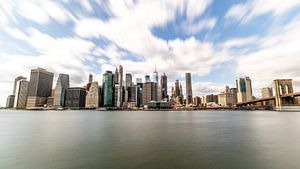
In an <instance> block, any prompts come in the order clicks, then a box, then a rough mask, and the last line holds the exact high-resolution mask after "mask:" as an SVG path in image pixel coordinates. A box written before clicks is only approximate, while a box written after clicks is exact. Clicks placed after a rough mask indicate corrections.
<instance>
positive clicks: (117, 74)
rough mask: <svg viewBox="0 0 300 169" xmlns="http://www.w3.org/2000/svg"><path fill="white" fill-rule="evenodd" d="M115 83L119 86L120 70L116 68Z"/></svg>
mask: <svg viewBox="0 0 300 169" xmlns="http://www.w3.org/2000/svg"><path fill="white" fill-rule="evenodd" d="M114 83H115V84H119V70H118V68H116V70H115V74H114Z"/></svg>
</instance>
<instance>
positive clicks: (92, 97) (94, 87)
mask: <svg viewBox="0 0 300 169" xmlns="http://www.w3.org/2000/svg"><path fill="white" fill-rule="evenodd" d="M100 96H101V91H100V88H99V85H98V82H92V83H91V87H90V90H89V91H88V92H87V94H86V100H85V107H86V108H98V107H99V105H100V101H101V100H100V98H101V97H100Z"/></svg>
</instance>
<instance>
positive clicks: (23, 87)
mask: <svg viewBox="0 0 300 169" xmlns="http://www.w3.org/2000/svg"><path fill="white" fill-rule="evenodd" d="M28 84H29V82H28V81H27V80H26V79H21V80H19V81H17V84H16V88H15V100H14V108H26V103H27V91H28Z"/></svg>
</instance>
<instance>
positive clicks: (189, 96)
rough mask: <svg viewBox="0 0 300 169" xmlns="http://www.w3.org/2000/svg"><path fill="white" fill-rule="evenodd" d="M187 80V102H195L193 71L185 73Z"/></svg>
mask: <svg viewBox="0 0 300 169" xmlns="http://www.w3.org/2000/svg"><path fill="white" fill-rule="evenodd" d="M185 82H186V104H192V103H193V91H192V75H191V73H185Z"/></svg>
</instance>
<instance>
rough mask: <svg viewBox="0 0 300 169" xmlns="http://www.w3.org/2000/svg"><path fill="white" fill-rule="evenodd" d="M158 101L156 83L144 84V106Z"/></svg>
mask: <svg viewBox="0 0 300 169" xmlns="http://www.w3.org/2000/svg"><path fill="white" fill-rule="evenodd" d="M156 100H157V84H156V83H155V82H146V83H143V105H147V104H148V103H149V102H150V101H156Z"/></svg>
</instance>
